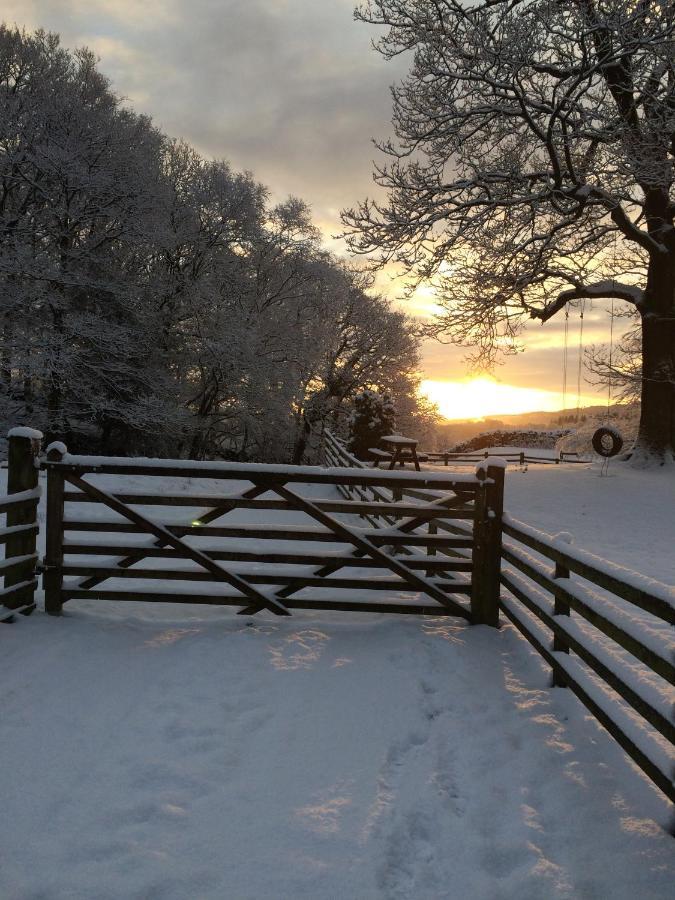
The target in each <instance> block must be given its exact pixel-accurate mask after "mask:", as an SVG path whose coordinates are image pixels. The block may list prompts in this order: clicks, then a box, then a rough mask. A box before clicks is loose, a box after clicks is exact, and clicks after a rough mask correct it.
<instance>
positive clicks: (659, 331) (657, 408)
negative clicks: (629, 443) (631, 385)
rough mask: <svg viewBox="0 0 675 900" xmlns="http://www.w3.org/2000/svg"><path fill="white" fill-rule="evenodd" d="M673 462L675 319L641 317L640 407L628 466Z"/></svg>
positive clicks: (674, 430) (674, 439)
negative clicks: (636, 434)
mask: <svg viewBox="0 0 675 900" xmlns="http://www.w3.org/2000/svg"><path fill="white" fill-rule="evenodd" d="M673 461H675V317H673V316H672V315H671V316H670V317H667V318H666V317H661V316H659V315H654V314H650V313H646V314H645V315H643V317H642V406H641V412H640V428H639V431H638V437H637V441H636V442H635V447H634V448H633V453H632V456H631V462H632V463H633V464H634V465H638V466H645V465H648V464H653V463H657V464H659V465H664V464H666V463H669V462H673Z"/></svg>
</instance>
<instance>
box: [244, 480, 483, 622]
mask: <svg viewBox="0 0 675 900" xmlns="http://www.w3.org/2000/svg"><path fill="white" fill-rule="evenodd" d="M270 490H273V491H274V492H275V493H277V494H279V496H280V497H283V498H284V499H285V500H287V501H288V502H289V503H291V504H292V505H293V506H294V507H295V508H296V509H301V510H302V511H303V512H306V513H307V514H308V515H309V516H311V517H312V518H313V519H316V521H317V522H320V523H321V524H322V525H325V526H326V527H327V528H329V529H330V530H331V531H332V532H333V534H336V535H338V536H339V537H341V538H342V539H343V540H345V541H347V542H348V543H350V544H353V546H354V547H355V548H356V549H357V550H358V551H360V552H362V553H363V554H364V556H370V557H372V558H373V559H376V560H378V562H381V563H382V564H383V565H384V566H385V567H386V568H388V569H390V570H391V571H392V572H394V573H395V574H396V575H399V576H400V577H401V578H403V579H404V581H406V582H407V583H408V584H409V585H411V586H412V587H415V588H417V590H419V591H421V592H422V593H425V594H427V595H428V596H429V597H432V598H433V599H434V600H436V601H437V602H438V603H440V604H441V606H445V607H447V608H448V609H450V610H452V611H453V612H454V613H455V614H456V615H458V616H461V617H462V618H463V619H467V618H470V615H471V614H470V613H469V612H468V611H467V610H466V609H465V608H464V607H463V606H461V604H459V603H457V602H456V601H455V600H452V599H451V598H450V597H448V595H447V594H445V593H444V592H443V591H442V590H441V589H440V588H437V587H436V585H434V584H432V583H431V582H429V581H427V580H426V578H423V577H422V576H421V575H418V574H417V572H415V571H413V570H412V569H409V568H408V567H407V566H406V565H405V564H404V563H402V562H401V561H400V560H399V559H397V558H396V557H394V556H390V555H389V554H388V553H386V552H385V551H384V550H381V549H380V548H379V547H377V546H376V545H375V544H373V543H372V542H371V541H369V540H368V538H367V537H365V536H364V535H361V534H359V533H358V532H357V531H354V530H353V529H351V528H349V527H348V526H347V525H345V524H343V523H342V522H339V521H338V520H337V519H335V518H333V516H331V515H329V514H328V513H326V512H324V511H323V510H322V509H319V507H318V506H316V504H314V503H312V501H311V500H307V499H306V498H305V497H302V496H300V494H296V493H295V491H292V490H290V489H289V488H287V487H285V486H284V485H281V484H272V485H270ZM410 524H412V523H410ZM258 607H259V604H256V605H255V606H251V607H247V608H246V609H244V610H241V613H242V614H246V613H252V612H256V611H257V609H258Z"/></svg>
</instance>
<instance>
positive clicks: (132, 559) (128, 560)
mask: <svg viewBox="0 0 675 900" xmlns="http://www.w3.org/2000/svg"><path fill="white" fill-rule="evenodd" d="M266 492H267V488H266V487H263V486H262V485H255V486H254V487H252V488H249V489H248V490H247V491H244V493H243V494H241V495H239V496H238V497H233V498H232V499H233V505H232V508H230V509H228V508H223V507H222V506H218V507H216V508H215V509H210V510H209V511H208V512H207V513H203V514H202V515H201V516H200V517H199V518H198V519H195V522H196V523H198V524H199V525H209V524H210V523H211V522H215V521H216V519H221V518H222V517H223V516H226V515H227V514H228V513H230V512H232V510H233V509H235V508H236V506H235V503H236V501H237V500H253V499H255V498H256V497H259V496H260V494H265V493H266ZM193 524H195V523H193ZM152 546H153V547H164V546H165V544H164V542H163V541H161V540H158V541H155V542H154V544H153V545H152ZM143 559H146V554H145V553H143V547H139V548H138V553H136V552H134V553H133V554H130V555H129V556H125V557H124V559H120V560H119V562H118V563H117V565H118V567H119V568H120V569H130V568H131V566H133V565H135V564H136V563H137V562H141V560H143ZM102 581H107V577H106V578H102V577H101V576H100V575H92V576H90V577H89V578H84V579H83V580H82V581H80V582H79V583H78V585H77V586H78V588H79V589H83V588H86V589H87V590H88V589H89V588H92V587H96V585H97V584H100V583H101V582H102Z"/></svg>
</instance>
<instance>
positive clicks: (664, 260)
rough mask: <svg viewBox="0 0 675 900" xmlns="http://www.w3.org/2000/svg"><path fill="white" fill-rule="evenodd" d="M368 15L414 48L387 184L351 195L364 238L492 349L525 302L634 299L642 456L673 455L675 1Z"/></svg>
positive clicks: (487, 352)
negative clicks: (382, 191)
mask: <svg viewBox="0 0 675 900" xmlns="http://www.w3.org/2000/svg"><path fill="white" fill-rule="evenodd" d="M356 16H357V18H359V19H361V20H363V21H365V22H368V23H371V24H374V25H377V26H384V27H386V28H387V29H388V30H387V32H386V33H385V34H384V36H383V37H381V38H380V39H379V41H378V42H377V44H376V46H377V48H378V50H379V51H380V53H382V54H383V55H384V56H385V57H387V58H391V57H394V56H397V55H400V54H403V53H411V54H412V65H411V69H410V72H409V74H408V76H407V77H406V78H405V80H404V81H403V82H402V83H401V84H400V85H397V86H395V87H394V88H393V89H392V93H393V101H394V118H393V124H394V129H395V134H396V138H397V140H396V142H395V143H394V142H391V141H389V142H386V143H382V144H380V145H379V146H380V149H381V150H382V151H383V152H384V153H385V154H386V155H387V156H389V157H390V162H388V163H387V164H384V165H382V166H380V167H378V168H377V169H376V171H375V176H374V177H375V181H376V182H377V183H378V184H379V185H381V186H383V187H384V188H386V190H387V192H388V199H387V200H386V201H384V202H370V201H365V202H364V203H362V204H361V205H359V206H358V207H357V208H355V209H351V210H348V211H346V212H345V213H344V222H345V224H346V226H347V233H348V237H349V240H350V243H351V246H352V249H353V250H355V251H356V252H358V253H372V252H378V253H379V257H378V260H379V263H380V264H384V263H390V262H396V263H399V264H401V265H402V266H403V268H404V270H405V271H406V272H407V273H408V275H409V278H410V284H411V286H414V284H416V283H419V282H420V281H421V280H431V281H432V282H433V283H434V284H435V287H436V290H437V296H438V298H439V300H440V302H441V303H442V305H443V306H444V307H445V310H446V312H445V316H444V317H443V319H442V321H441V322H439V323H438V324H439V328H441V329H442V330H448V329H449V330H450V331H451V332H452V333H453V334H454V337H455V339H456V340H457V341H461V342H464V343H469V344H473V345H474V346H476V347H477V348H478V354H479V356H481V357H482V358H483V359H490V358H491V357H492V356H493V355H494V353H495V352H496V351H497V350H500V349H509V348H512V347H513V345H514V342H515V341H516V339H517V337H518V335H519V333H520V331H521V329H522V327H523V323H524V322H526V321H527V320H528V319H535V320H539V321H540V322H546V321H547V320H549V319H550V318H551V317H552V316H554V315H555V314H556V313H558V312H560V311H561V310H562V309H564V308H565V307H566V306H567V305H568V304H570V303H575V302H578V301H580V300H582V299H586V298H592V299H594V300H596V299H603V298H618V299H620V300H622V301H625V302H626V303H627V304H629V305H630V306H632V307H633V308H634V309H635V310H636V312H637V314H638V316H639V319H640V324H641V337H642V367H641V400H642V411H641V421H640V429H639V435H638V439H637V442H636V444H635V447H634V449H633V454H632V459H633V461H634V462H635V463H636V464H647V463H651V462H654V461H657V462H659V463H664V462H668V461H672V460H673V457H674V452H675V450H674V448H675V302H674V297H675V228H674V216H675V203H674V202H673V155H674V153H675V11H674V10H673V6H672V4H671V3H670V2H666V0H644V2H639V3H635V2H634V0H604V2H600V0H570V2H553V0H543V2H539V0H478V2H474V3H464V2H460V0H368V2H365V3H364V4H362V6H361V7H360V8H358V9H357V11H356ZM636 262H637V265H636ZM641 269H644V271H646V277H644V278H642V277H641V276H640V274H639V272H640V270H641Z"/></svg>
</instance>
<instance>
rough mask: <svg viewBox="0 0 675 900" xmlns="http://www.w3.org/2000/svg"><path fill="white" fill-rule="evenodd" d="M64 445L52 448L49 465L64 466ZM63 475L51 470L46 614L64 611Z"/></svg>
mask: <svg viewBox="0 0 675 900" xmlns="http://www.w3.org/2000/svg"><path fill="white" fill-rule="evenodd" d="M65 452H66V448H65V447H64V445H63V444H59V443H54V444H50V446H49V447H48V448H47V461H48V462H60V461H61V459H63V456H64V455H65ZM63 506H64V502H63V474H62V473H61V472H58V471H56V470H55V469H47V546H46V552H45V560H44V575H43V576H42V583H43V585H44V589H45V612H46V613H47V614H48V615H50V616H59V615H61V610H62V609H63V598H62V596H61V592H62V589H63Z"/></svg>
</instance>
